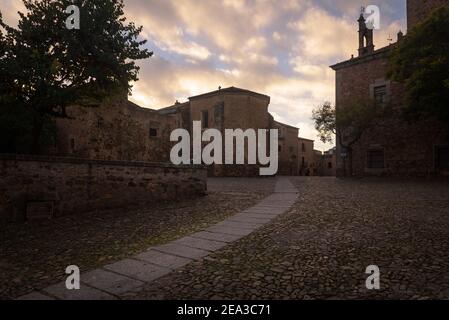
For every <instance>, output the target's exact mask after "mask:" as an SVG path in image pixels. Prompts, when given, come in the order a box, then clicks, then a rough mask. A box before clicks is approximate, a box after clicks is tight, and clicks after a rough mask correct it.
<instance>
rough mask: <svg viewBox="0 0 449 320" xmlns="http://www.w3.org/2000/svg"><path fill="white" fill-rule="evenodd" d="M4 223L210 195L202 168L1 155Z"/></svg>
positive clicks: (0, 191)
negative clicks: (207, 193)
mask: <svg viewBox="0 0 449 320" xmlns="http://www.w3.org/2000/svg"><path fill="white" fill-rule="evenodd" d="M0 162H1V174H2V179H0V221H2V222H5V221H23V220H26V219H30V220H31V219H33V218H42V217H45V216H48V217H58V216H61V215H68V214H72V215H76V214H78V213H80V212H91V211H96V210H105V209H117V208H125V207H141V206H145V205H151V203H153V202H154V201H161V200H170V201H171V200H177V199H182V198H189V197H194V196H198V195H204V194H205V193H206V190H207V183H206V178H207V173H206V169H205V168H204V167H201V166H172V165H168V164H167V165H163V164H151V163H139V162H123V161H105V160H87V159H80V158H58V157H31V156H18V155H0Z"/></svg>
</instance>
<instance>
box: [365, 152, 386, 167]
mask: <svg viewBox="0 0 449 320" xmlns="http://www.w3.org/2000/svg"><path fill="white" fill-rule="evenodd" d="M384 168H385V154H384V151H383V150H370V151H368V169H384Z"/></svg>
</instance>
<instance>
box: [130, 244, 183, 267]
mask: <svg viewBox="0 0 449 320" xmlns="http://www.w3.org/2000/svg"><path fill="white" fill-rule="evenodd" d="M133 259H137V260H142V261H146V262H149V263H152V264H155V265H158V266H161V267H165V268H170V269H177V268H181V267H183V266H185V265H187V264H189V263H190V262H192V260H191V259H187V258H182V257H178V256H174V255H172V254H168V253H163V252H159V251H154V250H151V249H150V250H148V251H146V252H143V253H141V254H139V255H137V256H134V257H133Z"/></svg>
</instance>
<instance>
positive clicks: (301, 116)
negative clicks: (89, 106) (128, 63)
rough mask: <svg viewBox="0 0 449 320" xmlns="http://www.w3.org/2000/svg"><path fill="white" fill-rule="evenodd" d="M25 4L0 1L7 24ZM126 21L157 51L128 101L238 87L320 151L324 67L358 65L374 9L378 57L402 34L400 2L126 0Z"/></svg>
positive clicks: (161, 100) (148, 102) (168, 99)
mask: <svg viewBox="0 0 449 320" xmlns="http://www.w3.org/2000/svg"><path fill="white" fill-rule="evenodd" d="M21 3H22V1H21V0H0V4H1V5H0V10H1V12H2V14H3V16H4V18H5V20H6V22H8V23H9V24H12V25H14V24H15V23H17V18H18V15H17V11H18V10H22V11H23V9H22V8H23V7H22V4H21ZM124 3H125V14H126V17H127V18H128V20H129V21H133V22H135V23H136V24H137V25H142V26H143V28H144V29H143V33H142V37H143V38H145V39H147V40H148V43H147V44H146V45H145V46H146V47H148V48H150V49H151V50H152V51H154V53H155V54H154V56H153V57H152V58H150V59H147V60H144V61H139V66H140V67H141V71H140V74H139V81H138V82H136V83H134V87H133V93H132V96H131V97H130V100H131V101H133V102H135V103H137V104H139V105H140V106H142V107H147V108H153V109H159V108H163V107H167V106H170V105H172V104H173V103H174V102H175V101H176V100H178V101H180V102H183V101H187V99H188V97H190V96H194V95H198V94H201V93H206V92H209V91H214V90H217V89H218V87H219V86H221V87H223V88H225V87H229V86H235V87H240V88H244V89H248V90H252V91H256V92H259V93H262V94H266V95H269V96H270V97H271V104H270V107H269V112H271V114H273V116H274V117H275V119H276V120H278V121H281V122H284V123H286V124H289V125H293V126H296V127H298V128H299V130H300V131H299V132H300V133H299V135H300V136H301V137H304V138H308V139H312V140H315V147H316V149H318V150H322V151H324V150H327V149H329V148H330V147H332V145H331V144H324V143H322V142H321V141H319V138H318V137H317V132H316V131H315V129H314V125H313V121H312V119H311V116H312V110H313V109H314V108H315V107H317V106H318V105H320V104H322V103H324V102H326V101H329V102H332V103H333V102H334V101H335V73H334V71H332V70H331V69H330V68H329V66H330V65H333V64H335V63H337V62H340V61H344V60H347V59H349V58H350V57H351V55H352V54H354V55H355V56H356V55H357V48H358V35H357V29H358V25H357V19H358V17H359V14H360V8H361V6H368V5H377V6H378V7H379V8H380V12H381V26H380V27H381V28H380V30H376V31H375V36H374V37H375V39H374V44H375V45H376V48H381V47H383V46H385V45H388V43H389V40H388V39H389V38H391V39H395V38H396V34H397V33H398V31H399V30H402V31H403V32H404V33H405V31H406V4H405V0H378V1H376V0H371V1H365V0H315V1H312V0H171V1H170V0H124Z"/></svg>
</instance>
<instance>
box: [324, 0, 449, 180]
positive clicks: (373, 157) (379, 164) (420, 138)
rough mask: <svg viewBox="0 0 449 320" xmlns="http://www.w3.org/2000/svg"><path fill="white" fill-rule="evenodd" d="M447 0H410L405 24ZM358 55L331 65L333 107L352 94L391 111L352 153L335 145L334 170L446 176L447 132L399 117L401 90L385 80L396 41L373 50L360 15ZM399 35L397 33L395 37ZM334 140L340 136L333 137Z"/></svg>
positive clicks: (436, 125) (448, 162) (448, 160)
mask: <svg viewBox="0 0 449 320" xmlns="http://www.w3.org/2000/svg"><path fill="white" fill-rule="evenodd" d="M442 5H449V0H427V1H421V0H408V1H407V14H408V16H407V22H408V28H409V29H410V28H413V27H414V26H415V25H416V24H418V23H419V22H420V21H422V20H423V19H424V18H426V17H427V16H428V15H429V14H430V13H431V12H432V11H433V10H434V9H436V8H439V7H440V6H442ZM358 21H359V40H360V41H359V55H358V57H356V58H351V59H350V60H347V61H344V62H340V63H338V64H336V65H333V66H331V68H332V69H333V70H335V71H336V107H337V108H341V107H342V106H343V105H344V104H345V101H348V100H351V99H353V98H354V97H358V98H365V97H366V98H372V99H375V100H376V101H377V102H378V103H388V105H389V106H390V107H391V114H390V117H388V118H387V119H386V120H384V121H382V123H380V124H379V125H378V126H376V127H375V128H372V129H371V130H370V131H369V132H367V133H366V134H364V135H363V136H362V138H361V139H360V140H359V141H358V142H357V143H356V145H355V146H354V147H353V150H352V154H351V157H350V158H348V157H347V153H346V151H345V150H343V148H342V147H341V146H340V145H338V146H337V151H336V152H337V174H338V175H349V173H350V172H352V174H353V175H357V176H365V175H385V176H393V175H398V176H408V175H434V174H447V173H448V171H449V169H448V167H449V140H448V137H449V131H448V128H447V127H444V126H443V125H441V124H439V123H435V122H429V123H428V122H424V121H422V122H420V123H407V122H405V121H404V120H403V119H402V118H401V116H400V115H401V109H402V108H403V105H404V88H403V85H401V84H400V83H396V82H393V81H390V80H389V79H388V78H387V76H386V75H387V69H388V59H389V55H390V53H391V51H392V49H393V48H394V46H395V45H396V44H391V45H389V46H387V47H384V48H380V49H378V50H375V48H374V42H373V35H372V33H371V32H369V31H367V30H366V24H365V20H364V18H363V16H361V17H360V18H359V20H358ZM402 37H403V34H402V32H399V33H398V41H401V39H402ZM337 140H338V139H337Z"/></svg>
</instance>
